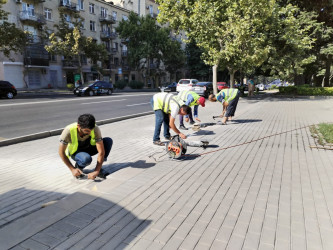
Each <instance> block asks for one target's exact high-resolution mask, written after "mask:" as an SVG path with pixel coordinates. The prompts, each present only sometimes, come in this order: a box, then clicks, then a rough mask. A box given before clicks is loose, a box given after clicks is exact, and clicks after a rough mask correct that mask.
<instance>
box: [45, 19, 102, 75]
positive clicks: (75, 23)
mask: <svg viewBox="0 0 333 250" xmlns="http://www.w3.org/2000/svg"><path fill="white" fill-rule="evenodd" d="M61 14H63V13H61ZM72 18H73V20H72V22H71V24H70V23H69V22H67V21H66V20H65V17H64V15H61V20H60V23H59V25H56V28H57V32H56V33H52V34H51V35H50V37H49V41H50V44H49V45H46V46H45V49H46V50H47V51H48V52H49V53H51V54H57V55H63V56H64V57H65V58H68V59H69V60H77V61H78V71H79V73H80V75H81V80H82V81H84V79H83V73H82V62H81V55H85V56H86V57H87V58H90V59H91V62H92V64H93V66H94V67H95V68H96V69H100V67H99V66H98V65H97V62H98V61H103V60H106V58H107V54H108V52H107V50H106V48H105V46H104V44H97V42H96V40H94V39H93V38H92V37H86V36H83V35H82V33H81V27H82V18H81V17H80V16H79V15H78V14H74V15H73V16H72ZM99 73H100V74H101V70H100V71H99Z"/></svg>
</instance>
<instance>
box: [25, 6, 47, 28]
mask: <svg viewBox="0 0 333 250" xmlns="http://www.w3.org/2000/svg"><path fill="white" fill-rule="evenodd" d="M19 17H20V20H21V22H30V23H35V24H37V25H44V24H46V20H45V17H44V16H43V15H42V14H37V13H35V12H34V11H26V10H25V11H20V14H19Z"/></svg>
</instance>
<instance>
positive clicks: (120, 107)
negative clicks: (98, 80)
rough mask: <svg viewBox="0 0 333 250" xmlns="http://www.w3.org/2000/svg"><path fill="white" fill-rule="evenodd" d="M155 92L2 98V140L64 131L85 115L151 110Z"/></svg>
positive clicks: (102, 116) (107, 115)
mask: <svg viewBox="0 0 333 250" xmlns="http://www.w3.org/2000/svg"><path fill="white" fill-rule="evenodd" d="M153 94H154V93H152V92H148V93H142V92H141V93H139V92H136V93H114V94H113V95H111V96H93V97H76V96H73V95H68V94H57V93H53V94H50V93H47V94H38V95H37V94H25V95H21V96H18V97H17V98H15V99H12V100H7V99H0V140H5V139H11V138H15V137H19V136H25V135H29V134H34V133H40V132H43V131H50V130H54V129H60V128H64V127H65V126H66V125H68V124H70V123H72V122H75V121H76V119H77V117H78V116H79V115H81V114H84V113H91V114H93V115H94V116H95V118H96V120H97V121H100V120H105V119H110V118H116V117H120V116H125V115H132V114H137V113H142V112H148V111H152V109H151V106H150V103H149V102H150V99H151V97H152V96H153Z"/></svg>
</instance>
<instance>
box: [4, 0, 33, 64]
mask: <svg viewBox="0 0 333 250" xmlns="http://www.w3.org/2000/svg"><path fill="white" fill-rule="evenodd" d="M6 2H7V1H5V0H0V20H3V21H2V22H1V23H0V52H2V53H3V54H4V55H5V56H6V57H8V58H10V53H11V52H22V51H23V49H24V48H25V46H26V45H27V42H28V33H26V32H24V31H23V30H21V29H18V28H16V26H15V24H14V23H9V22H8V21H7V20H8V14H9V13H8V12H6V11H4V10H3V9H2V6H3V4H5V3H6Z"/></svg>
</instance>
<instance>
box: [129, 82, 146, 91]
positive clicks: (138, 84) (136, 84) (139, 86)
mask: <svg viewBox="0 0 333 250" xmlns="http://www.w3.org/2000/svg"><path fill="white" fill-rule="evenodd" d="M144 85H145V84H144V83H143V82H139V81H131V82H130V83H129V84H128V86H129V87H131V88H132V89H142V88H143V86H144Z"/></svg>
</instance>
